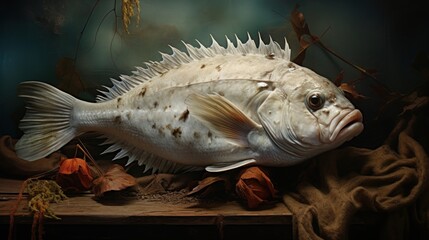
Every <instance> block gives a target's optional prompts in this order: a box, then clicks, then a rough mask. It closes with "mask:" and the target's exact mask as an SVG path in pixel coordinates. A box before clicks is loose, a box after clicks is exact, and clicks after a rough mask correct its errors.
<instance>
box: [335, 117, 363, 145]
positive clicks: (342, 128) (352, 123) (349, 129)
mask: <svg viewBox="0 0 429 240" xmlns="http://www.w3.org/2000/svg"><path fill="white" fill-rule="evenodd" d="M362 119H363V117H362V113H361V112H360V111H359V110H357V109H354V110H352V111H351V112H349V113H348V114H346V115H345V116H344V117H343V118H342V119H341V120H340V121H339V122H338V124H337V126H336V128H335V130H334V132H333V133H332V135H331V137H330V138H329V140H330V141H331V142H333V141H334V140H337V141H341V142H345V141H349V140H350V139H352V138H354V137H356V136H357V135H359V134H360V133H361V132H362V130H363V123H362Z"/></svg>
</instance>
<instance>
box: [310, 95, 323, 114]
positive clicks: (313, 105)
mask: <svg viewBox="0 0 429 240" xmlns="http://www.w3.org/2000/svg"><path fill="white" fill-rule="evenodd" d="M306 102H307V106H308V107H309V108H310V109H311V110H313V111H316V110H319V109H320V108H322V106H323V104H324V103H325V98H324V97H323V95H322V94H320V93H311V94H309V95H308V96H307V99H306Z"/></svg>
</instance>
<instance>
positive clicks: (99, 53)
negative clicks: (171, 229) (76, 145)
mask: <svg viewBox="0 0 429 240" xmlns="http://www.w3.org/2000/svg"><path fill="white" fill-rule="evenodd" d="M96 3H97V1H95V0H92V1H89V0H85V1H66V0H31V1H30V0H21V1H7V2H6V3H2V7H1V14H0V18H1V28H0V91H1V93H0V96H1V99H0V104H1V111H2V117H1V122H0V123H1V124H0V134H1V135H12V136H13V137H19V136H20V134H21V133H20V131H19V130H18V128H17V124H18V122H19V119H20V118H21V117H22V115H23V112H24V107H23V104H22V102H21V100H20V99H18V98H17V97H16V87H17V85H18V83H20V82H22V81H27V80H39V81H44V82H49V83H52V84H54V85H57V86H58V85H62V87H63V88H65V89H66V90H69V91H70V92H72V93H73V94H74V95H77V96H78V97H80V98H83V99H85V100H90V101H93V100H94V99H95V94H96V90H95V89H97V88H100V86H101V85H103V84H105V85H109V84H110V82H109V78H111V77H113V78H117V77H118V76H119V75H120V74H130V73H131V71H132V70H133V69H134V66H142V65H143V64H142V63H143V62H144V61H148V60H160V55H159V52H158V51H163V52H168V53H170V49H169V48H168V44H170V45H172V46H176V47H178V48H179V49H182V50H183V49H184V47H183V45H182V44H181V40H184V41H186V42H190V43H191V44H193V45H196V42H195V41H194V40H195V39H198V40H200V41H201V42H202V43H203V44H205V45H209V44H211V40H210V36H209V35H210V34H212V35H213V36H214V37H215V38H216V39H218V42H219V43H220V44H223V45H225V42H226V41H225V38H224V36H225V35H227V36H228V37H229V38H230V39H234V38H235V37H234V34H237V35H238V36H239V37H240V38H241V39H242V40H245V39H246V38H247V36H246V35H247V33H250V35H251V36H252V37H253V38H257V35H258V33H261V35H262V37H263V39H268V35H269V34H270V35H272V36H273V38H274V40H277V41H279V43H281V44H283V42H284V40H283V37H287V39H288V41H289V44H290V47H291V49H292V56H296V54H297V53H298V51H299V45H298V42H297V39H296V35H295V33H294V31H293V29H292V26H291V24H290V22H289V19H290V16H291V12H292V10H293V8H294V6H295V5H296V4H299V6H300V7H299V10H300V11H301V12H302V13H303V14H304V15H305V18H306V20H307V23H308V25H309V27H310V30H311V32H312V34H314V35H317V36H321V35H322V34H323V33H324V34H323V37H322V41H323V43H324V44H325V45H326V46H328V47H329V48H331V49H333V50H334V51H336V52H337V53H338V54H340V55H341V56H343V57H344V58H346V59H348V60H349V61H351V62H353V63H354V64H356V65H359V66H361V67H363V68H366V69H375V70H376V71H377V78H378V80H379V81H380V82H381V83H383V84H385V85H386V86H388V87H389V89H390V90H392V91H394V92H399V93H404V94H406V93H409V92H410V91H412V90H413V89H415V88H418V87H419V86H421V85H422V84H423V83H424V78H423V77H422V76H421V73H420V72H419V71H417V70H416V69H415V67H413V63H414V62H415V59H416V57H417V56H420V57H422V56H423V59H424V58H425V57H426V58H427V54H428V52H429V39H428V36H429V27H428V26H429V25H428V24H429V10H428V8H426V7H424V6H423V1H393V2H391V1H387V0H383V1H373V0H363V1H334V0H329V1H287V0H283V1H280V0H269V1H262V0H259V1H258V0H218V1H211V0H205V1H197V0H194V1H192V0H182V1H177V0H163V1H159V0H144V1H143V0H142V1H140V4H141V5H140V6H141V14H140V15H141V21H140V25H139V26H138V27H136V26H135V25H134V22H133V20H134V19H132V23H131V26H130V34H126V33H124V31H123V28H122V22H121V18H120V17H121V1H117V2H116V12H115V11H114V10H115V9H114V7H115V1H113V0H103V1H99V2H98V4H97V5H96V7H95V8H94V11H93V13H92V15H91V17H90V18H89V20H88V17H89V15H90V13H91V9H92V8H93V7H94V5H95V4H96ZM115 14H116V16H115ZM115 19H116V22H115ZM87 20H88V22H87ZM86 22H87V25H86V28H85V29H84V31H83V28H84V26H85V23H86ZM82 31H83V33H82V34H81V32H82ZM78 46H79V48H78ZM73 60H75V66H74V67H73V66H71V67H70V63H73ZM303 65H304V66H306V67H309V68H311V69H313V70H315V71H316V72H318V73H319V74H321V75H324V76H326V77H328V78H329V79H335V78H336V76H337V75H338V74H339V72H340V71H341V70H344V73H345V75H344V77H345V78H344V79H345V81H346V82H347V81H352V80H354V79H357V78H359V77H360V75H361V74H360V73H359V72H358V71H356V70H355V69H353V68H351V67H350V66H349V65H347V64H345V63H344V62H342V61H340V60H338V58H335V57H333V56H332V55H330V54H328V53H326V51H323V50H321V49H320V48H318V47H317V46H312V47H311V48H310V49H309V50H308V52H307V55H306V58H305V60H304V62H303ZM61 67H63V68H61ZM59 69H60V70H59ZM61 69H63V70H62V71H61ZM64 69H66V70H64ZM77 77H78V78H77ZM79 79H80V81H81V82H83V83H84V86H85V90H84V91H79V89H80V88H79V87H78V86H77V83H80V81H77V80H79ZM67 84H68V85H67ZM373 84H374V81H373V80H371V79H369V78H366V79H364V80H362V81H360V82H358V83H357V88H358V90H359V92H360V93H361V94H363V95H365V96H367V98H365V99H363V100H358V101H354V102H355V104H356V105H357V107H358V108H360V109H361V110H362V111H363V114H364V118H365V124H366V126H368V127H367V128H366V130H365V132H364V134H362V136H361V137H360V140H359V139H357V140H356V141H357V142H365V141H364V140H365V139H367V138H369V137H370V136H371V133H372V132H371V131H372V130H373V129H374V128H375V129H376V127H377V126H385V124H384V123H383V122H380V120H379V121H376V120H375V119H377V117H378V116H379V115H380V106H381V105H382V104H383V98H384V97H385V96H381V95H380V94H378V93H376V92H375V91H374V89H373V88H372V87H371V86H372V85H373ZM389 114H390V115H389ZM381 115H382V116H383V117H384V118H385V119H392V118H395V117H396V116H397V112H395V111H393V112H389V111H386V112H382V114H381ZM378 119H380V118H378ZM387 128H388V127H386V129H387ZM378 135H379V134H378Z"/></svg>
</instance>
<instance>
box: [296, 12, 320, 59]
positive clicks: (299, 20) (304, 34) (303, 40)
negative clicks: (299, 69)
mask: <svg viewBox="0 0 429 240" xmlns="http://www.w3.org/2000/svg"><path fill="white" fill-rule="evenodd" d="M298 7H299V5H298V4H296V5H295V8H294V9H293V10H292V13H291V17H290V22H291V24H292V27H293V30H294V32H295V33H296V36H297V38H298V41H299V45H300V51H299V53H298V55H297V56H296V57H295V58H294V60H293V62H295V63H297V64H300V65H302V63H303V61H304V58H305V52H306V50H307V48H308V47H310V46H311V44H313V43H314V42H315V41H318V38H317V37H316V36H313V35H312V34H311V33H310V29H309V27H308V24H307V21H306V20H305V17H304V14H303V13H302V12H300V11H298Z"/></svg>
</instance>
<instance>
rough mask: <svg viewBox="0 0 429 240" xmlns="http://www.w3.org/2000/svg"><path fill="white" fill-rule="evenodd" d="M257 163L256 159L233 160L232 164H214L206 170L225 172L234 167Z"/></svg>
mask: <svg viewBox="0 0 429 240" xmlns="http://www.w3.org/2000/svg"><path fill="white" fill-rule="evenodd" d="M253 163H256V160H255V159H246V160H242V161H239V162H233V163H231V164H221V165H212V166H207V167H206V171H207V172H224V171H228V170H232V169H236V168H239V167H243V166H247V165H249V164H253Z"/></svg>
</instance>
